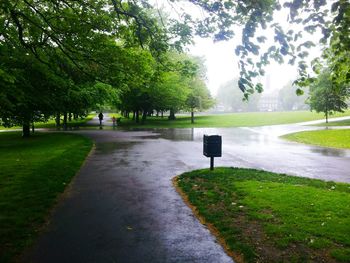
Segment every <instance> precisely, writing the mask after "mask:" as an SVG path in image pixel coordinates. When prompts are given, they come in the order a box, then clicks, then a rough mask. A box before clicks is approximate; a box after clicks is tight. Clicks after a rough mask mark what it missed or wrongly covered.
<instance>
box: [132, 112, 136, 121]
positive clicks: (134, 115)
mask: <svg viewBox="0 0 350 263" xmlns="http://www.w3.org/2000/svg"><path fill="white" fill-rule="evenodd" d="M135 118H136V111H133V112H132V120H133V121H134V120H135Z"/></svg>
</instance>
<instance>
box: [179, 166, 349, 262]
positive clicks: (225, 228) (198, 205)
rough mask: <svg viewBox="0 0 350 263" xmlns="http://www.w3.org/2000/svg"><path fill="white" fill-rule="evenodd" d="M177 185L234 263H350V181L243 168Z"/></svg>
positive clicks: (202, 174)
mask: <svg viewBox="0 0 350 263" xmlns="http://www.w3.org/2000/svg"><path fill="white" fill-rule="evenodd" d="M174 183H175V185H176V186H177V189H178V190H179V192H180V193H181V195H182V196H183V197H184V199H185V201H186V202H188V203H189V205H190V206H191V207H192V209H193V210H194V211H195V213H196V214H197V215H198V216H199V217H200V219H201V221H202V222H204V223H205V224H206V225H207V226H208V228H209V229H210V230H211V231H212V232H213V233H214V234H215V235H216V236H217V237H218V239H219V241H221V243H223V244H224V247H226V249H227V251H228V253H229V254H230V255H232V256H233V258H234V259H235V261H236V262H350V235H349V233H350V217H349V215H350V184H342V183H334V182H325V181H321V180H314V179H307V178H301V177H295V176H287V175H282V174H275V173H270V172H265V171H259V170H253V169H240V168H216V169H215V170H214V171H210V170H208V169H205V170H197V171H192V172H188V173H184V174H182V175H180V176H178V177H177V178H176V179H175V180H174Z"/></svg>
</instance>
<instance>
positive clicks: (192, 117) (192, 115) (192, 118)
mask: <svg viewBox="0 0 350 263" xmlns="http://www.w3.org/2000/svg"><path fill="white" fill-rule="evenodd" d="M191 123H194V112H193V109H192V111H191Z"/></svg>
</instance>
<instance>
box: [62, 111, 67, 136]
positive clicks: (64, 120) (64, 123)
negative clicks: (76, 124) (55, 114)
mask: <svg viewBox="0 0 350 263" xmlns="http://www.w3.org/2000/svg"><path fill="white" fill-rule="evenodd" d="M67 117H68V116H67V112H65V113H64V114H63V130H65V131H66V130H67Z"/></svg>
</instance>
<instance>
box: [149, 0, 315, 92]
mask: <svg viewBox="0 0 350 263" xmlns="http://www.w3.org/2000/svg"><path fill="white" fill-rule="evenodd" d="M150 2H151V3H153V4H154V6H155V7H157V6H158V8H160V9H161V10H165V11H166V12H167V13H169V14H170V16H171V17H173V18H178V16H179V14H181V13H182V12H183V10H181V8H183V9H185V11H186V12H188V13H190V14H191V15H192V16H193V17H203V13H202V12H201V10H200V9H199V8H198V7H195V6H193V5H192V4H189V3H188V2H186V1H182V2H181V3H180V4H179V3H175V4H174V3H169V2H168V1H167V0H151V1H150ZM169 4H172V5H174V6H173V7H171V6H170V5H169ZM174 7H175V8H174ZM287 16H288V14H287V13H285V12H284V13H283V12H281V13H279V14H276V15H275V19H276V20H277V21H278V22H279V23H281V24H282V25H283V26H284V28H285V27H288V26H289V24H288V23H287V21H286V17H287ZM288 29H293V28H288ZM237 31H239V32H240V31H241V30H240V29H238V30H237ZM235 32H236V30H235ZM270 33H271V36H272V34H273V32H263V33H262V34H263V35H265V36H267V35H269V34H270ZM239 35H240V34H239V33H238V34H237V35H236V36H235V37H234V38H233V39H231V40H229V41H221V42H215V43H214V42H213V40H212V39H203V38H199V37H196V38H195V39H194V40H195V45H194V46H191V47H189V53H190V54H193V55H195V56H201V57H204V58H205V61H206V67H207V85H208V88H209V90H210V91H211V93H212V95H214V96H215V95H216V92H217V90H218V88H219V87H220V86H221V85H222V84H224V83H226V82H227V81H229V80H232V79H234V78H237V77H239V70H238V58H237V56H236V55H235V52H234V50H235V46H236V45H237V44H240V43H239V41H240V37H239ZM304 41H306V40H305V39H304ZM271 44H273V41H272V42H271V41H270V42H268V43H267V45H271ZM310 53H311V54H312V55H310V58H309V59H310V60H311V59H312V58H314V57H316V56H319V55H320V51H317V50H316V51H313V52H310ZM265 72H266V74H265V78H263V79H261V80H260V81H261V82H262V84H263V85H264V91H265V93H269V92H272V91H273V90H276V89H281V88H282V87H283V86H285V85H286V84H287V83H288V82H289V81H290V80H295V79H296V77H297V68H296V66H290V65H288V64H287V63H285V64H282V65H279V64H278V63H276V62H272V61H271V64H270V65H269V66H268V67H265ZM267 79H268V80H267Z"/></svg>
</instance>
